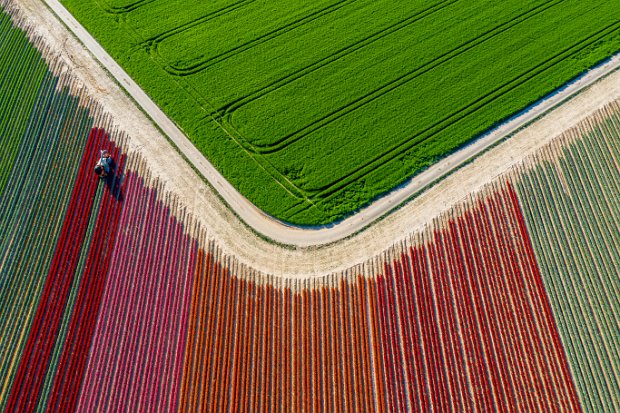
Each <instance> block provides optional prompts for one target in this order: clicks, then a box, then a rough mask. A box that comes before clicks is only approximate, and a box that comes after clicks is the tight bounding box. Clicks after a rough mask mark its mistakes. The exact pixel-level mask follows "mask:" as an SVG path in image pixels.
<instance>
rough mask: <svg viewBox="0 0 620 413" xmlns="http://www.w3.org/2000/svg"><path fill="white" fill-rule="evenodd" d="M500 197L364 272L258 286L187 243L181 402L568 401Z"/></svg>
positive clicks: (538, 292)
mask: <svg viewBox="0 0 620 413" xmlns="http://www.w3.org/2000/svg"><path fill="white" fill-rule="evenodd" d="M512 194H513V192H512V189H511V188H509V187H506V188H502V189H501V190H500V192H498V193H496V194H494V195H491V196H489V197H488V198H487V199H486V200H484V201H480V202H478V203H477V205H475V206H474V207H472V208H470V209H467V210H465V211H463V212H462V213H461V214H459V216H457V217H455V218H454V219H451V220H446V222H443V223H441V226H440V227H441V228H443V229H437V230H436V231H435V232H434V233H433V234H432V236H431V237H430V238H429V239H428V240H426V241H423V242H418V243H414V244H413V245H411V246H407V247H404V248H402V249H401V250H399V251H398V252H394V253H392V254H390V255H389V256H387V257H386V258H385V260H383V261H382V262H383V265H382V266H381V265H379V266H378V267H376V268H375V269H374V272H375V275H376V278H366V277H363V276H361V275H359V276H358V275H357V274H354V273H351V274H350V276H349V277H348V280H345V279H339V280H331V281H329V282H327V283H326V284H323V283H319V282H316V281H315V282H299V283H294V282H292V281H290V282H276V286H273V285H271V283H268V284H267V285H258V284H256V283H255V282H252V281H248V280H246V279H244V278H240V277H236V276H235V273H234V271H231V270H230V269H228V268H226V267H225V266H224V265H223V263H222V262H221V259H219V258H218V256H217V252H216V251H213V250H212V249H210V250H208V251H206V252H203V251H199V253H198V264H197V272H196V276H195V278H194V282H195V285H194V289H193V291H194V292H193V296H192V302H191V310H190V321H189V332H188V334H189V336H188V341H187V343H188V346H187V352H186V354H185V363H184V372H183V381H182V386H181V399H180V402H179V403H180V406H179V407H180V409H181V410H184V411H197V410H204V411H408V410H415V411H427V410H428V409H430V408H431V406H435V408H438V409H441V410H449V409H453V410H457V411H470V410H474V409H479V410H489V409H495V410H501V411H516V410H529V411H535V410H547V411H549V410H562V409H563V410H569V411H575V410H578V409H579V401H578V399H577V395H576V391H575V388H574V385H573V382H572V378H571V375H570V372H569V370H568V365H567V362H566V359H565V356H564V351H563V348H562V346H561V343H560V340H559V335H558V332H557V327H556V325H555V321H554V319H553V315H552V313H551V307H550V306H549V301H548V298H547V295H546V292H545V290H544V288H543V285H542V283H541V279H540V274H539V272H538V267H537V264H536V261H535V258H534V256H533V253H532V250H531V245H530V244H529V239H528V238H527V233H526V232H525V227H524V226H523V221H522V217H521V215H520V209H519V205H518V204H517V203H515V199H514V198H513V197H512V196H511V195H512Z"/></svg>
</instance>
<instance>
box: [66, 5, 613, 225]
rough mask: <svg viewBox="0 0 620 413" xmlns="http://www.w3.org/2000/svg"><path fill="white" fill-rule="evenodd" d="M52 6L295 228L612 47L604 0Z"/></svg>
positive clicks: (249, 192) (355, 200)
mask: <svg viewBox="0 0 620 413" xmlns="http://www.w3.org/2000/svg"><path fill="white" fill-rule="evenodd" d="M62 3H63V4H64V5H65V6H66V7H67V8H68V9H69V10H70V11H71V12H72V13H73V14H74V15H75V16H76V18H77V19H78V20H80V22H81V23H82V24H83V25H84V26H85V27H86V28H87V29H88V30H89V31H90V32H91V33H93V35H94V36H95V37H96V38H97V39H98V40H99V41H100V42H101V43H102V45H103V46H104V47H105V48H106V49H107V50H108V51H109V52H110V54H112V56H114V57H115V59H117V61H118V62H119V63H120V64H121V65H122V66H123V67H124V68H125V69H126V70H127V72H128V73H129V74H130V75H131V76H132V77H133V78H134V79H135V80H136V81H137V82H138V83H139V84H140V85H141V86H142V87H143V88H144V90H145V91H146V92H147V93H148V94H149V95H150V96H151V97H152V98H153V99H154V100H155V101H156V102H157V103H158V104H159V105H160V106H161V107H162V109H163V110H164V111H166V112H167V113H168V114H169V116H170V117H171V118H172V119H174V120H175V121H176V122H177V124H178V125H179V126H180V127H181V129H183V130H184V131H185V132H186V134H187V135H188V137H189V138H190V139H191V140H192V141H193V142H194V144H195V145H196V147H197V148H198V149H199V150H200V151H202V152H203V153H204V154H205V155H206V156H207V157H208V158H209V159H210V160H211V162H213V164H214V165H215V166H216V167H217V168H218V169H219V170H220V171H221V172H222V173H223V175H224V176H225V177H226V178H227V179H229V180H230V181H231V182H232V183H233V184H234V185H235V186H236V187H237V188H238V190H239V191H240V192H241V193H242V194H244V195H245V196H246V197H247V198H249V199H250V200H251V201H253V202H254V203H255V204H256V205H257V206H259V207H260V208H262V209H263V210H265V211H266V212H267V213H269V214H272V215H273V216H275V217H277V218H280V219H283V220H286V221H289V222H293V223H297V224H305V225H315V224H324V223H329V222H333V221H334V220H337V219H339V218H342V217H343V216H345V215H347V214H349V213H351V212H353V211H355V210H356V209H358V208H360V207H361V206H363V205H365V204H367V203H369V202H370V201H372V200H373V199H374V198H376V197H377V196H380V195H381V194H383V193H385V192H387V191H389V190H391V189H393V188H394V187H396V186H397V185H399V184H402V183H403V182H405V181H406V180H407V179H409V178H411V177H412V176H413V175H415V174H416V173H418V172H420V171H421V170H423V169H424V168H426V167H428V166H429V165H431V164H432V163H433V162H435V161H437V160H438V159H440V158H442V157H444V156H445V155H446V154H449V153H450V152H452V151H454V150H455V149H457V148H459V147H460V146H462V145H463V144H465V143H466V142H467V141H469V140H471V139H472V138H473V137H475V136H476V135H478V134H480V133H481V132H484V131H485V130H486V129H488V128H489V127H491V126H493V125H494V124H496V123H497V122H499V121H501V120H503V119H506V118H507V117H509V116H511V115H513V114H515V113H517V112H518V111H519V110H521V109H523V108H524V107H526V106H527V105H528V104H531V103H533V102H535V101H536V100H538V99H540V98H541V97H543V96H545V95H546V94H549V93H550V92H552V91H553V90H555V89H557V88H558V87H559V86H561V85H562V84H564V83H565V82H567V81H568V80H570V79H572V78H574V77H575V76H577V75H579V74H580V73H582V72H583V71H584V70H586V69H587V68H588V67H591V66H593V65H594V64H596V63H597V62H600V61H601V60H603V59H605V58H606V57H608V56H610V55H611V54H613V53H614V52H616V51H618V50H620V7H618V2H617V0H606V1H584V0H551V1H541V0H536V1H535V0H509V1H504V2H501V3H499V2H497V1H487V0H476V1H464V0H461V1H457V0H446V1H438V0H418V1H401V2H392V1H386V0H316V1H313V2H304V1H300V0H288V1H276V0H263V1H257V0H232V1H231V0H222V1H210V2H199V1H194V2H187V1H180V0H62ZM500 4H501V5H500Z"/></svg>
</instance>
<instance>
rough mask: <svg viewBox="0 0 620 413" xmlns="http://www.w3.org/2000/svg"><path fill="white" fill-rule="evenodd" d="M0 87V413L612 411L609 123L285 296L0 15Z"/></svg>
mask: <svg viewBox="0 0 620 413" xmlns="http://www.w3.org/2000/svg"><path fill="white" fill-rule="evenodd" d="M105 3H106V4H108V3H109V5H110V7H112V6H113V5H115V4H117V3H118V4H121V3H122V2H119V1H112V0H106V1H105ZM136 4H138V3H136ZM22 27H23V28H24V29H21V28H22ZM22 60H23V61H24V62H27V64H26V63H24V64H23V65H21V64H20V62H21V61H22ZM0 83H1V85H2V89H1V90H2V93H0V131H2V133H1V134H0V147H1V148H2V162H0V165H2V167H1V169H0V184H2V185H1V186H0V410H1V411H7V412H16V411H40V412H43V411H45V412H48V411H50V412H51V411H57V412H73V411H79V412H100V411H101V412H117V411H131V412H134V411H135V412H159V411H161V412H172V411H183V412H198V411H204V412H255V411H264V412H275V411H277V412H321V411H323V412H357V411H359V412H406V411H416V412H428V411H442V412H443V411H457V412H469V411H501V412H522V411H528V412H539V411H545V412H563V411H567V412H580V411H588V412H613V411H618V410H620V399H619V398H618V394H620V367H619V365H618V360H620V336H619V331H620V316H619V314H620V276H619V274H620V270H618V268H620V201H619V197H618V194H619V193H620V140H619V139H618V136H620V102H615V103H613V104H610V105H608V106H606V107H604V108H603V109H601V110H599V111H598V112H596V113H595V114H593V115H591V116H590V117H588V118H587V119H586V120H585V121H583V122H582V123H581V124H580V125H579V126H578V127H576V128H574V129H571V130H569V131H567V132H565V133H564V134H563V135H561V136H559V137H558V138H557V139H555V140H554V141H552V143H551V144H550V145H548V146H546V147H544V148H543V149H542V150H540V151H539V152H537V153H536V155H535V156H533V157H531V158H527V159H526V160H524V162H523V163H522V164H520V165H519V166H518V167H517V168H514V169H512V170H511V171H510V172H509V173H507V174H504V175H502V176H499V177H498V178H497V179H495V180H494V181H493V182H492V184H489V185H487V186H486V187H485V188H484V189H483V190H481V191H480V192H478V193H475V194H471V195H470V196H469V197H468V198H467V199H465V200H463V201H462V202H460V203H459V204H457V205H455V206H454V207H453V208H452V209H450V210H448V211H447V212H445V213H443V214H441V215H440V216H438V217H437V218H436V219H435V220H434V221H433V222H430V223H429V224H428V226H427V227H426V229H424V230H423V231H421V232H413V231H412V233H411V234H410V236H409V237H408V238H407V239H403V240H401V241H400V242H397V243H395V244H394V245H386V246H385V250H384V252H383V253H382V254H380V255H379V256H375V257H367V260H366V261H365V262H362V263H359V264H358V265H355V266H352V267H351V268H349V269H347V270H345V271H342V272H338V273H333V274H326V275H314V274H312V275H310V274H309V276H308V277H297V278H288V277H283V276H276V275H274V274H265V273H263V272H260V271H258V270H257V269H256V268H254V267H253V265H252V263H243V262H240V261H239V260H238V259H237V258H235V256H234V254H229V253H225V252H224V251H223V250H222V249H221V248H220V246H218V240H217V239H212V238H211V237H210V236H209V232H208V229H209V228H206V227H205V225H204V223H202V222H201V221H200V220H199V219H197V218H196V217H194V216H192V215H191V214H190V213H189V212H188V210H187V206H186V205H183V202H182V201H181V200H180V199H179V198H177V197H176V196H174V195H173V194H171V193H169V192H168V191H167V190H166V188H165V187H164V185H163V184H162V183H161V182H160V181H159V180H158V179H157V176H156V174H155V173H154V172H153V171H150V170H149V169H148V168H147V166H146V163H145V162H144V161H143V160H142V158H141V157H140V155H138V154H137V153H132V152H129V151H128V150H127V148H128V147H129V145H128V142H129V140H130V139H131V137H130V136H126V135H125V134H124V133H123V132H122V131H121V130H119V129H118V128H117V127H116V126H115V125H114V120H113V119H111V118H110V117H109V116H108V115H106V114H105V113H104V111H103V109H102V108H101V106H100V105H99V104H97V102H96V101H94V100H93V99H92V98H91V97H89V94H88V90H87V89H86V87H85V86H84V85H82V83H81V82H80V81H78V80H77V79H76V78H74V77H73V75H72V74H71V72H70V71H69V70H67V68H66V67H65V66H64V64H63V61H62V59H61V58H59V57H57V56H55V55H54V54H53V53H52V52H51V51H50V50H49V49H48V48H46V46H45V45H44V39H42V38H40V37H37V36H36V34H34V32H33V31H32V30H30V29H28V26H27V23H26V21H25V20H23V19H20V15H19V14H18V13H17V12H16V11H15V10H13V9H5V12H4V13H0ZM5 90H7V92H6V93H5V92H4V91H5ZM5 148H6V151H5ZM101 149H107V150H108V151H110V152H111V154H112V156H113V158H114V160H115V162H116V168H115V170H114V172H113V173H112V174H111V175H110V176H109V177H108V178H107V179H105V180H101V179H99V178H98V177H97V176H96V175H95V174H94V172H93V166H94V164H95V163H96V161H97V159H98V156H99V150H101ZM291 265H294V263H291Z"/></svg>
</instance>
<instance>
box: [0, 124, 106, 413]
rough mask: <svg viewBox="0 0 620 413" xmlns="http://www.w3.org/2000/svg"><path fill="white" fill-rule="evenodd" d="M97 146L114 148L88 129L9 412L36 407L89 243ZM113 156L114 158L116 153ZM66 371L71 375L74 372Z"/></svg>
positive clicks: (99, 132) (100, 133)
mask: <svg viewBox="0 0 620 413" xmlns="http://www.w3.org/2000/svg"><path fill="white" fill-rule="evenodd" d="M102 147H107V148H108V149H110V150H112V149H113V145H112V144H111V143H110V142H109V140H108V137H107V135H106V134H105V133H104V131H102V130H100V129H92V130H91V132H90V135H89V138H88V141H87V144H86V147H85V149H84V153H83V155H82V160H81V164H80V168H79V172H78V175H77V178H76V181H75V183H74V184H73V192H72V195H71V201H70V203H69V207H68V210H67V213H66V215H65V220H64V223H63V227H62V230H61V233H60V238H59V240H58V243H57V246H56V250H55V253H54V257H53V259H52V264H51V267H50V270H49V273H48V276H47V278H46V281H45V286H44V288H43V293H42V296H41V299H40V300H39V304H38V306H37V310H36V313H35V316H34V321H33V324H32V328H31V330H30V334H29V336H28V340H27V342H26V347H25V349H24V352H23V354H22V357H21V360H20V363H19V368H18V370H17V375H16V377H15V380H14V381H13V384H12V388H11V392H10V396H9V399H8V404H7V408H8V410H9V411H14V410H21V409H24V408H26V406H33V405H36V402H37V400H38V398H39V396H40V392H41V387H42V385H43V379H44V377H45V374H46V371H47V367H48V365H49V362H50V358H51V355H52V350H53V347H54V344H55V341H56V338H57V336H58V332H59V328H60V322H61V318H62V316H63V313H64V309H65V304H66V302H67V300H68V295H69V292H70V288H71V285H72V283H73V279H74V277H75V275H76V271H77V268H78V261H79V259H80V256H81V255H82V254H84V253H85V251H83V248H84V246H85V245H88V244H89V242H88V240H86V239H85V237H86V230H87V226H88V224H89V221H90V220H91V219H94V217H93V216H91V213H92V211H93V209H94V200H95V192H96V190H97V185H98V178H97V177H96V176H95V175H94V174H93V172H92V167H93V165H94V164H95V162H96V160H97V156H98V154H99V149H100V148H102ZM116 154H117V156H118V152H116ZM116 159H118V157H117V158H116ZM112 227H113V225H112ZM101 239H104V237H101ZM88 254H89V255H88V256H89V257H93V254H94V251H93V250H92V249H91V251H90V252H89V253H88ZM98 264H100V265H101V264H103V265H105V263H102V262H98ZM106 270H107V269H106V268H103V267H100V266H95V267H93V268H92V269H91V271H95V272H101V273H103V274H105V272H106ZM83 294H84V293H83ZM82 301H83V299H82ZM86 346H88V343H86ZM85 351H87V348H86V350H85ZM71 373H72V374H74V373H75V372H71Z"/></svg>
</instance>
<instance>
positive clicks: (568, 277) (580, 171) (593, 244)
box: [517, 103, 620, 411]
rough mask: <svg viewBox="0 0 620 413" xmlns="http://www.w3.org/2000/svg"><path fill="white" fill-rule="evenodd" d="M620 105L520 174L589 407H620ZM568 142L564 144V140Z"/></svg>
mask: <svg viewBox="0 0 620 413" xmlns="http://www.w3.org/2000/svg"><path fill="white" fill-rule="evenodd" d="M619 136H620V105H619V104H618V103H616V104H614V105H612V106H609V107H607V108H606V109H605V110H603V111H601V112H600V113H598V114H597V116H596V117H593V118H592V119H590V121H589V122H587V123H585V124H583V125H582V126H581V127H580V128H579V129H577V130H573V131H571V132H570V133H568V134H567V135H565V136H564V137H563V139H564V142H565V143H564V142H562V141H558V142H557V144H556V146H555V147H551V148H547V150H546V151H545V152H543V153H542V154H541V155H540V159H538V160H537V161H536V166H533V167H531V168H528V169H527V171H525V172H523V173H522V174H520V175H521V176H520V178H519V179H518V180H517V191H518V193H519V199H520V200H521V202H522V203H523V210H524V214H525V217H526V221H527V222H528V224H529V225H528V228H529V229H530V233H531V237H532V243H533V245H534V248H535V251H536V253H537V257H539V263H540V264H539V265H540V269H541V273H542V276H543V280H544V282H545V286H546V288H547V291H548V294H549V298H550V300H551V303H552V305H553V308H554V309H555V313H556V318H557V321H558V326H559V329H560V334H561V336H562V340H563V342H564V343H565V348H566V352H567V355H568V358H569V360H570V361H571V365H572V366H573V372H574V377H575V381H576V383H577V386H578V388H579V391H580V394H581V395H582V400H583V404H584V407H587V408H588V410H590V411H618V410H620V398H619V397H618V395H620V370H619V366H618V360H620V139H619V138H618V137H619ZM563 143H564V144H563Z"/></svg>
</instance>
